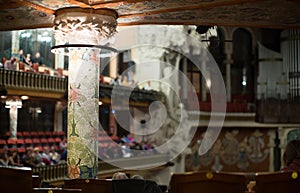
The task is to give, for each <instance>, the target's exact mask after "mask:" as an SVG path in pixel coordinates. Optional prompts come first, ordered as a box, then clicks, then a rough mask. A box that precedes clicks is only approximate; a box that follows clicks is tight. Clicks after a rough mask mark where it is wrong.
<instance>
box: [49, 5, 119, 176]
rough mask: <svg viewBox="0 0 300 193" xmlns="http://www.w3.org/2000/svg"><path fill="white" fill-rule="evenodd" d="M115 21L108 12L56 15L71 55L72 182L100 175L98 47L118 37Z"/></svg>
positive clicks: (58, 33) (58, 29) (59, 36)
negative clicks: (113, 37) (115, 35)
mask: <svg viewBox="0 0 300 193" xmlns="http://www.w3.org/2000/svg"><path fill="white" fill-rule="evenodd" d="M116 18H117V14H116V12H115V11H113V10H108V9H99V10H94V9H82V8H67V9H62V10H58V11H57V12H56V18H55V21H54V26H55V33H54V36H55V38H56V40H57V41H59V42H61V43H64V45H61V48H63V49H62V50H63V51H62V52H68V55H69V79H68V132H67V135H68V148H67V159H68V167H69V177H70V178H73V179H74V178H97V176H98V128H99V118H98V117H99V113H98V110H99V105H98V102H99V75H100V73H99V69H100V67H99V65H100V47H99V46H100V45H105V44H106V43H107V42H108V40H109V38H111V37H112V36H113V35H114V34H115V32H116V26H117V22H116ZM58 50H59V49H58Z"/></svg>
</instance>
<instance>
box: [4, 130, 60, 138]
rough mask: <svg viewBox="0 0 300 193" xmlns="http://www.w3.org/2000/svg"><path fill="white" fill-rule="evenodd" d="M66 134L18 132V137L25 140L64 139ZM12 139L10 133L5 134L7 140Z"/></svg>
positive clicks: (58, 132) (55, 132) (57, 132)
mask: <svg viewBox="0 0 300 193" xmlns="http://www.w3.org/2000/svg"><path fill="white" fill-rule="evenodd" d="M65 135H66V134H65V132H64V131H18V132H17V133H16V137H17V138H18V139H25V138H32V139H33V138H49V137H52V138H56V137H60V138H62V137H64V136H65ZM9 137H10V132H9V131H8V132H6V133H5V138H6V139H8V138H9Z"/></svg>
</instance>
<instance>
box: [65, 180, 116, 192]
mask: <svg viewBox="0 0 300 193" xmlns="http://www.w3.org/2000/svg"><path fill="white" fill-rule="evenodd" d="M111 182H112V180H108V179H69V180H65V181H64V187H65V188H70V189H82V192H83V193H112V192H111Z"/></svg>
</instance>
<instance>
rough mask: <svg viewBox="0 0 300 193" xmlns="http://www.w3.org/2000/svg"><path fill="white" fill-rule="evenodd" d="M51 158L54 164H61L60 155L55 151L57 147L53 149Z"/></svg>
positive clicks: (50, 154)
mask: <svg viewBox="0 0 300 193" xmlns="http://www.w3.org/2000/svg"><path fill="white" fill-rule="evenodd" d="M49 157H50V160H51V163H52V164H58V163H59V162H60V157H61V156H60V154H59V153H57V152H56V151H55V147H51V149H50V153H49Z"/></svg>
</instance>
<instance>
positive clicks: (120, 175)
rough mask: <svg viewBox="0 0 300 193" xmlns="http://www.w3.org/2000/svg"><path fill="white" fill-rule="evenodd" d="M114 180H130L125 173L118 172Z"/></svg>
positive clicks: (114, 175)
mask: <svg viewBox="0 0 300 193" xmlns="http://www.w3.org/2000/svg"><path fill="white" fill-rule="evenodd" d="M112 179H113V180H121V179H128V176H127V175H126V174H125V173H124V172H116V173H114V174H113V176H112Z"/></svg>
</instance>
